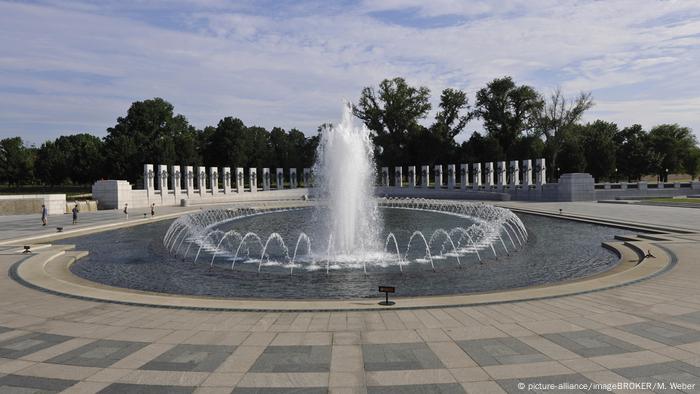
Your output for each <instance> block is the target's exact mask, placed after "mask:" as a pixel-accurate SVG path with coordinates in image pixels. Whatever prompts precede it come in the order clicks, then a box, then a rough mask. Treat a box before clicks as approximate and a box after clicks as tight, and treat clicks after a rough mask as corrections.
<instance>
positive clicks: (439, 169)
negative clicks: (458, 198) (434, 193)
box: [433, 164, 442, 190]
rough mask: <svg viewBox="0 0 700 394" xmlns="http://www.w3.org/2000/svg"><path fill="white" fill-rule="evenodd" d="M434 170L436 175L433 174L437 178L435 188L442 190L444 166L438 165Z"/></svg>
mask: <svg viewBox="0 0 700 394" xmlns="http://www.w3.org/2000/svg"><path fill="white" fill-rule="evenodd" d="M433 168H434V171H435V174H433V177H434V178H435V184H434V185H433V187H434V188H435V189H438V190H439V189H442V164H436V165H435V167H433Z"/></svg>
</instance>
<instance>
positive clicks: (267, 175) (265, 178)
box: [262, 168, 270, 191]
mask: <svg viewBox="0 0 700 394" xmlns="http://www.w3.org/2000/svg"><path fill="white" fill-rule="evenodd" d="M262 179H263V190H265V191H267V190H270V169H269V168H263V176H262Z"/></svg>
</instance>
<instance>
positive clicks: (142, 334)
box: [104, 327, 172, 342]
mask: <svg viewBox="0 0 700 394" xmlns="http://www.w3.org/2000/svg"><path fill="white" fill-rule="evenodd" d="M171 332H172V331H171V330H162V329H158V328H134V327H130V328H126V329H123V330H121V331H118V332H115V333H112V334H110V335H108V336H106V337H105V338H104V339H112V340H116V341H137V342H153V341H156V340H158V339H159V338H162V337H164V336H166V335H168V334H170V333H171Z"/></svg>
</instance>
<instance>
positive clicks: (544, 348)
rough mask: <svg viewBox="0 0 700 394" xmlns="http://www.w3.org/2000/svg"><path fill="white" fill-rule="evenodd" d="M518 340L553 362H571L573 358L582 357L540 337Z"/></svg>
mask: <svg viewBox="0 0 700 394" xmlns="http://www.w3.org/2000/svg"><path fill="white" fill-rule="evenodd" d="M518 339H520V340H521V341H523V342H525V343H526V344H528V345H530V346H532V347H533V348H535V349H536V350H538V351H539V352H540V353H542V354H544V355H545V356H547V357H549V358H551V359H553V360H570V359H572V358H581V356H579V355H578V354H576V353H574V352H572V351H570V350H568V349H566V348H564V347H562V346H559V345H557V344H556V343H554V342H552V341H549V340H547V339H546V338H543V337H540V336H536V337H521V338H518Z"/></svg>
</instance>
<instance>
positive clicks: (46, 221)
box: [41, 204, 49, 226]
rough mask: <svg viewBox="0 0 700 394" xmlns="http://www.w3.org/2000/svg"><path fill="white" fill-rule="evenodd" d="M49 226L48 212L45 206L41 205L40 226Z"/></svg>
mask: <svg viewBox="0 0 700 394" xmlns="http://www.w3.org/2000/svg"><path fill="white" fill-rule="evenodd" d="M47 224H49V210H48V209H46V205H44V204H41V225H42V226H46V225H47Z"/></svg>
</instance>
